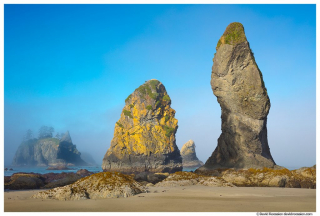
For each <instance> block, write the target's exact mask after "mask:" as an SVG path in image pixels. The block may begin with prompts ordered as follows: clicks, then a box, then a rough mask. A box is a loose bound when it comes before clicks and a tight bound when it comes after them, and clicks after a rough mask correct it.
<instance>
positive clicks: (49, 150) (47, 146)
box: [12, 131, 87, 166]
mask: <svg viewBox="0 0 320 216" xmlns="http://www.w3.org/2000/svg"><path fill="white" fill-rule="evenodd" d="M80 155H81V153H80V152H79V151H78V150H77V147H76V145H74V144H73V143H72V140H71V137H70V134H69V131H67V132H66V133H65V134H64V136H63V137H62V138H61V139H58V138H52V137H45V138H39V139H29V140H25V141H23V142H22V143H21V145H20V146H19V148H18V149H17V151H16V154H15V156H14V159H13V162H12V165H13V166H65V165H69V166H85V165H87V163H86V162H84V161H83V160H82V159H81V158H80Z"/></svg>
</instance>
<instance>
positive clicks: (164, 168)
mask: <svg viewBox="0 0 320 216" xmlns="http://www.w3.org/2000/svg"><path fill="white" fill-rule="evenodd" d="M170 105H171V99H170V97H169V95H168V93H167V91H166V89H165V87H164V85H163V84H162V83H161V82H159V81H158V80H154V79H152V80H149V81H147V82H145V83H144V84H143V85H141V86H140V87H139V88H137V89H136V90H135V91H134V92H133V93H132V94H130V95H129V96H128V98H127V99H126V100H125V106H124V108H123V110H122V113H121V117H120V119H119V121H117V122H116V124H115V129H114V137H113V139H112V141H111V145H110V148H109V149H108V151H107V153H106V154H105V156H104V158H103V162H102V169H103V170H104V171H118V172H123V173H134V172H144V171H147V172H176V171H181V170H182V159H181V156H180V151H179V149H178V147H177V145H176V138H175V134H176V131H177V128H178V120H177V119H175V118H174V116H175V110H173V109H172V108H171V107H170Z"/></svg>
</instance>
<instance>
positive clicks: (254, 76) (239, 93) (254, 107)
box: [199, 22, 275, 170]
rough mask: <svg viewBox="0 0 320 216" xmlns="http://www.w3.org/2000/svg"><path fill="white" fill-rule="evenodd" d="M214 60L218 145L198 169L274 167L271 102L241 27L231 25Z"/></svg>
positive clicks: (213, 80)
mask: <svg viewBox="0 0 320 216" xmlns="http://www.w3.org/2000/svg"><path fill="white" fill-rule="evenodd" d="M216 50H217V52H216V54H215V56H214V59H213V62H214V64H213V67H212V74H211V87H212V90H213V93H214V95H215V96H216V97H217V100H218V102H219V104H220V106H221V112H222V113H221V120H222V133H221V135H220V137H219V139H218V145H217V147H216V149H215V150H214V152H213V153H212V155H211V157H210V158H209V159H208V160H207V161H206V163H205V165H204V166H203V167H201V168H199V169H201V170H206V169H215V168H250V167H251V168H260V167H274V165H275V162H274V160H273V158H272V156H271V153H270V149H269V145H268V139H267V115H268V113H269V109H270V100H269V97H268V93H267V89H266V88H265V85H264V82H263V78H262V74H261V71H260V70H259V68H258V66H257V64H256V62H255V59H254V56H253V53H252V51H251V49H250V47H249V43H248V41H247V39H246V36H245V33H244V28H243V26H242V24H241V23H236V22H235V23H231V24H230V25H229V26H228V27H227V29H226V30H225V32H224V34H223V35H222V36H221V38H220V40H219V42H218V44H217V47H216Z"/></svg>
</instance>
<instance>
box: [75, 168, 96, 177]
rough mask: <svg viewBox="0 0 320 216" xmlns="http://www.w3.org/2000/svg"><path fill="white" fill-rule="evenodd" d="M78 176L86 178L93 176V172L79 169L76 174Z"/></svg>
mask: <svg viewBox="0 0 320 216" xmlns="http://www.w3.org/2000/svg"><path fill="white" fill-rule="evenodd" d="M76 174H78V175H80V176H82V177H85V176H89V175H92V174H93V172H90V171H88V170H86V169H79V170H78V171H77V172H76Z"/></svg>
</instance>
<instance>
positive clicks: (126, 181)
mask: <svg viewBox="0 0 320 216" xmlns="http://www.w3.org/2000/svg"><path fill="white" fill-rule="evenodd" d="M142 192H144V188H143V187H142V186H141V185H140V184H139V183H137V182H136V181H134V180H133V178H132V177H131V176H129V175H124V174H121V173H117V172H101V173H96V174H93V175H90V176H87V177H85V178H82V179H80V180H78V181H76V182H75V183H73V184H71V185H67V186H64V187H58V188H54V189H51V190H48V191H42V192H39V193H37V194H34V195H33V196H32V198H36V199H55V200H82V199H104V198H120V197H130V196H134V195H136V194H139V193H142Z"/></svg>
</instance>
